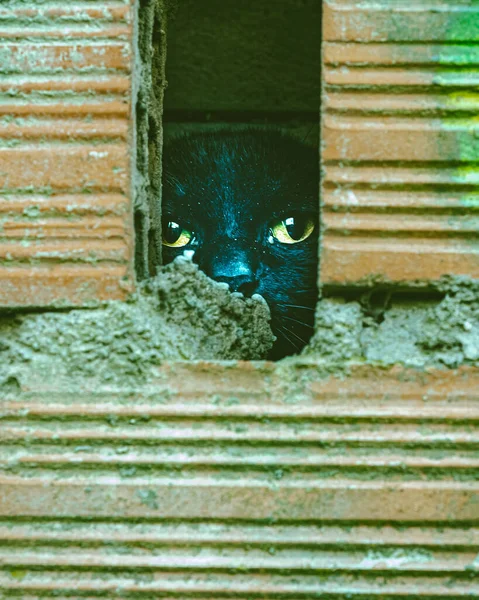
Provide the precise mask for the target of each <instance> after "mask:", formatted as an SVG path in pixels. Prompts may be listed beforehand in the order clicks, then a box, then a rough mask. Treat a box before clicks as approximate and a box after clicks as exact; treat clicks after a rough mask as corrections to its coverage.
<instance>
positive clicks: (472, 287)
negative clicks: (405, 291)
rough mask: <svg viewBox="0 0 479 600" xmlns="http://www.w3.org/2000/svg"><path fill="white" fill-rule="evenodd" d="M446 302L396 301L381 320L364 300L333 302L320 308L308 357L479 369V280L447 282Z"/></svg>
mask: <svg viewBox="0 0 479 600" xmlns="http://www.w3.org/2000/svg"><path fill="white" fill-rule="evenodd" d="M438 291H440V292H443V293H444V294H445V296H444V298H443V299H442V300H440V301H431V300H429V301H426V300H421V299H420V298H419V299H417V298H414V299H409V300H400V299H395V300H394V299H393V300H392V302H391V305H390V306H389V307H388V308H385V309H384V311H382V314H381V317H382V318H381V319H380V320H375V319H374V318H371V314H370V311H367V310H365V307H364V306H362V305H361V304H360V303H359V302H346V301H344V299H341V298H328V299H324V300H322V301H321V302H320V303H319V304H318V308H317V314H316V333H315V334H314V336H313V338H312V339H311V341H310V343H309V345H308V346H307V347H306V348H305V349H304V351H303V353H302V354H303V356H305V357H308V358H310V357H311V358H314V359H315V360H320V361H323V362H329V363H334V364H336V365H343V366H344V365H345V364H347V362H350V361H354V362H368V363H373V364H383V365H392V364H396V363H397V364H403V365H407V366H411V367H417V368H423V367H427V366H435V367H444V368H456V367H458V366H460V365H463V364H464V365H474V366H479V281H476V280H472V279H469V278H467V277H450V278H444V279H443V280H442V281H441V282H439V285H438Z"/></svg>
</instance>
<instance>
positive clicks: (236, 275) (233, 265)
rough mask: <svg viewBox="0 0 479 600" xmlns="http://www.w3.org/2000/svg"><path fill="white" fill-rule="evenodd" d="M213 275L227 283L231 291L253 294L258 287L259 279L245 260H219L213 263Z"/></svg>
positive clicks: (217, 279)
mask: <svg viewBox="0 0 479 600" xmlns="http://www.w3.org/2000/svg"><path fill="white" fill-rule="evenodd" d="M211 277H212V278H213V279H216V281H222V282H224V283H227V284H228V286H229V288H230V291H232V292H241V293H242V294H244V295H245V296H252V295H253V294H254V293H255V292H256V290H257V288H258V280H257V279H256V277H255V274H254V271H253V269H252V268H251V266H250V265H249V264H248V262H246V261H243V260H238V258H237V260H231V259H230V260H226V261H218V262H216V264H213V265H212V268H211Z"/></svg>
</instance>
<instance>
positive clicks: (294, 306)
mask: <svg viewBox="0 0 479 600" xmlns="http://www.w3.org/2000/svg"><path fill="white" fill-rule="evenodd" d="M281 306H286V307H288V308H300V309H302V310H309V311H311V312H315V310H316V309H314V308H310V307H309V306H302V305H300V304H281Z"/></svg>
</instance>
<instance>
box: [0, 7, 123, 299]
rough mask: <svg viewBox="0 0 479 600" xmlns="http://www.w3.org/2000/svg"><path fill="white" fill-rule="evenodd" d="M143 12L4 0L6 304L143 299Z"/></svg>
mask: <svg viewBox="0 0 479 600" xmlns="http://www.w3.org/2000/svg"><path fill="white" fill-rule="evenodd" d="M131 10H132V1H130V0H111V1H110V0H109V1H103V2H84V1H80V0H78V1H74V2H67V3H63V4H62V3H61V2H57V1H53V0H46V1H44V2H35V1H30V2H29V1H20V0H7V1H6V2H5V1H3V2H2V3H1V4H0V70H1V78H0V194H1V195H2V199H1V201H0V306H45V305H52V304H57V305H62V306H69V305H83V304H87V303H90V302H92V301H98V300H106V299H114V298H115V299H122V298H125V297H126V296H127V293H128V292H129V291H131V287H132V255H133V245H132V223H131V222H132V214H131V207H130V197H131V190H130V162H131V158H130V157H131V153H130V148H131V141H130V133H131V103H130V96H131V94H130V91H131V90H130V88H131V66H132V60H131V57H132V23H133V20H132V14H131Z"/></svg>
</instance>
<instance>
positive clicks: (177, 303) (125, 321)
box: [0, 257, 274, 390]
mask: <svg viewBox="0 0 479 600" xmlns="http://www.w3.org/2000/svg"><path fill="white" fill-rule="evenodd" d="M269 318H270V314H269V308H268V306H267V304H266V302H265V300H263V298H262V297H261V296H254V297H253V298H248V299H245V298H244V297H243V296H242V295H241V294H231V293H230V292H229V290H228V289H227V286H226V284H222V283H217V282H214V281H212V280H211V279H209V278H208V277H207V276H206V275H205V274H204V273H202V272H201V271H199V270H198V267H197V266H196V265H195V264H194V263H192V262H191V260H190V259H188V258H185V257H180V258H178V259H176V261H174V263H171V264H169V265H167V266H165V267H163V268H162V269H161V272H160V274H159V275H158V276H157V277H156V278H154V279H152V280H150V281H149V282H147V283H143V284H141V285H140V286H139V290H138V292H137V293H136V295H135V297H134V298H133V299H132V301H130V302H110V303H109V304H107V305H106V306H105V307H104V308H99V309H93V310H71V311H68V312H44V313H35V314H31V313H30V314H16V315H12V314H10V315H8V314H7V315H4V316H3V317H2V318H0V356H1V365H0V388H1V386H2V383H3V386H4V387H5V388H6V389H7V390H11V389H12V388H15V387H16V386H18V385H22V384H24V383H28V385H31V384H32V382H34V381H37V380H38V381H40V380H41V381H44V380H49V379H50V380H51V378H55V379H58V378H62V377H67V376H68V377H70V378H71V377H75V376H78V377H81V378H87V379H91V378H95V379H96V378H98V379H99V380H101V381H104V382H105V381H106V382H108V381H111V382H115V383H119V382H121V381H123V380H129V379H131V378H137V380H142V379H143V380H147V379H148V375H149V373H151V372H152V368H154V367H155V366H157V365H159V364H160V363H161V362H162V361H163V360H194V359H198V358H201V359H211V360H218V359H221V360H234V359H251V360H252V359H261V358H264V356H265V355H266V354H267V352H268V350H269V349H270V348H271V346H272V344H273V341H274V336H273V334H272V332H271V329H270V327H269Z"/></svg>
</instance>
